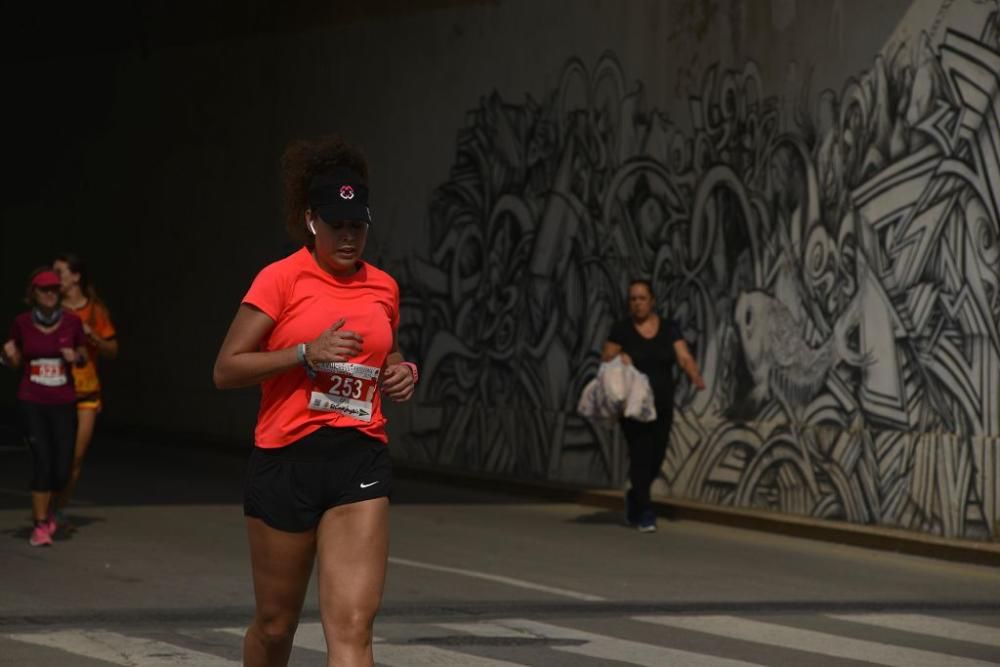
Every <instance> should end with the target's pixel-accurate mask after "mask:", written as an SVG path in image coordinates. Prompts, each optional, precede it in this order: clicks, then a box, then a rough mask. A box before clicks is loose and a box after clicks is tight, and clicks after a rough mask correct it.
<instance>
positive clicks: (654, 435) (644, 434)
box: [621, 406, 673, 513]
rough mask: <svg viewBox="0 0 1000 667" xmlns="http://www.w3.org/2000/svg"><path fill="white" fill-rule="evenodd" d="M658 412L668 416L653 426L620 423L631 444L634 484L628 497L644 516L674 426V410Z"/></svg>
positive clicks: (633, 422) (630, 422)
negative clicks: (650, 490)
mask: <svg viewBox="0 0 1000 667" xmlns="http://www.w3.org/2000/svg"><path fill="white" fill-rule="evenodd" d="M667 410H670V411H669V412H668V411H667ZM656 412H657V414H658V415H665V416H661V417H658V418H657V419H656V421H652V422H639V421H635V420H634V419H622V420H621V425H622V431H623V433H624V434H625V442H627V443H628V477H629V481H630V482H631V483H632V490H631V491H629V497H630V498H631V499H632V506H633V507H634V508H635V511H636V512H638V513H642V512H645V511H647V510H648V509H650V507H651V503H650V500H649V487H651V486H652V485H653V481H654V480H655V479H656V476H657V475H659V474H660V466H662V465H663V457H664V456H665V455H666V453H667V444H668V443H669V442H670V429H671V427H672V426H673V406H671V407H670V408H663V412H661V408H660V407H659V406H657V408H656Z"/></svg>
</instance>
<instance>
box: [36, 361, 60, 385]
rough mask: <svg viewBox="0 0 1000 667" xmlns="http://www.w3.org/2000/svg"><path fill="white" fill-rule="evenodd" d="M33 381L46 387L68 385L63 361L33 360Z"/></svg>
mask: <svg viewBox="0 0 1000 667" xmlns="http://www.w3.org/2000/svg"><path fill="white" fill-rule="evenodd" d="M30 373H31V374H30V376H29V377H30V378H31V381H32V382H34V383H35V384H40V385H42V386H44V387H61V386H63V385H64V384H66V368H65V366H64V365H63V360H62V359H32V360H31V371H30Z"/></svg>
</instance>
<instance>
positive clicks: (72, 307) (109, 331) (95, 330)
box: [52, 253, 118, 526]
mask: <svg viewBox="0 0 1000 667" xmlns="http://www.w3.org/2000/svg"><path fill="white" fill-rule="evenodd" d="M52 270H53V271H55V272H56V274H57V275H58V276H59V279H60V281H62V284H61V287H62V299H63V301H62V303H63V308H64V309H65V310H67V311H69V312H71V313H73V314H74V315H76V316H77V317H79V318H80V320H81V321H82V322H83V333H84V335H85V336H86V340H87V363H86V364H85V365H83V366H80V367H77V368H74V369H73V384H74V386H75V387H76V415H77V427H76V446H75V447H74V450H73V469H72V471H71V473H70V478H69V483H68V484H67V485H66V487H65V488H64V489H63V490H62V491H60V492H59V493H58V494H56V496H55V497H54V498H53V510H54V518H55V521H56V522H57V523H58V524H62V525H64V526H65V525H67V521H66V518H65V516H64V515H63V510H64V508H65V507H66V505H68V504H69V501H70V497H71V496H72V495H73V490H74V489H75V488H76V483H77V481H78V480H79V479H80V471H81V470H82V469H83V459H84V457H85V456H86V455H87V450H88V449H89V448H90V442H91V440H93V438H94V427H95V426H96V424H97V415H98V413H100V411H101V408H102V407H103V403H102V400H101V381H100V378H99V377H98V374H97V361H98V358H103V359H114V358H115V357H116V356H118V338H117V333H116V332H115V326H114V324H112V323H111V316H110V315H109V313H108V309H107V306H105V305H104V302H103V301H101V299H100V298H99V297H98V296H97V290H95V289H94V286H93V285H92V284H91V282H90V276H89V274H88V271H87V265H86V263H85V262H84V261H83V260H82V259H81V258H80V257H78V256H77V255H74V254H72V253H64V254H62V255H59V256H58V257H56V259H55V261H53V262H52Z"/></svg>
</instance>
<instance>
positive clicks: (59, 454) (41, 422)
mask: <svg viewBox="0 0 1000 667" xmlns="http://www.w3.org/2000/svg"><path fill="white" fill-rule="evenodd" d="M19 403H20V408H21V417H22V418H23V419H24V432H25V434H26V435H27V437H28V447H29V448H30V449H31V459H32V463H33V464H34V465H33V467H34V472H33V475H32V477H31V487H30V488H31V490H32V491H61V490H62V489H63V488H65V486H66V484H67V483H68V482H69V475H70V471H71V470H72V468H73V448H74V447H75V445H76V404H75V403H66V404H64V405H45V404H43V403H32V402H30V401H19Z"/></svg>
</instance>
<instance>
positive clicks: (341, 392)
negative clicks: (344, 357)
mask: <svg viewBox="0 0 1000 667" xmlns="http://www.w3.org/2000/svg"><path fill="white" fill-rule="evenodd" d="M380 372H381V370H380V369H378V368H375V367H374V366H363V365H361V364H350V363H327V364H318V365H317V366H316V379H315V381H314V382H315V385H314V386H313V391H312V394H311V395H310V397H309V409H310V410H320V411H322V412H337V413H339V414H342V415H344V416H345V417H352V418H353V419H357V420H359V421H363V422H370V421H371V420H372V401H373V399H374V398H375V392H376V391H378V378H379V373H380Z"/></svg>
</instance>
